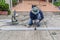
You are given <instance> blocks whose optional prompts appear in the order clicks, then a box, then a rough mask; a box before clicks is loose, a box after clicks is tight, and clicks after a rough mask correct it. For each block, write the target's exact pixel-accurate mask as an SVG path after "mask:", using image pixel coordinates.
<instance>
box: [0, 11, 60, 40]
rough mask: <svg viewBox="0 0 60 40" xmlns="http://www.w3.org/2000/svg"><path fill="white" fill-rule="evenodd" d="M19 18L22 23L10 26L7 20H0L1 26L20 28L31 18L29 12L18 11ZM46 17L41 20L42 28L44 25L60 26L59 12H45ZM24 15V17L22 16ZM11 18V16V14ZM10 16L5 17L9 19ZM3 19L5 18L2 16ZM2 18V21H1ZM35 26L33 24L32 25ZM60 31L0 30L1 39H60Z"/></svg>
mask: <svg viewBox="0 0 60 40" xmlns="http://www.w3.org/2000/svg"><path fill="white" fill-rule="evenodd" d="M18 14H19V15H21V16H18V17H17V19H18V21H19V22H20V24H22V25H16V26H10V25H8V24H7V23H6V22H0V24H1V25H0V28H15V27H16V28H20V27H25V28H27V27H28V26H26V25H25V24H27V20H28V19H29V16H28V15H29V14H28V13H25V12H23V13H21V14H20V13H18ZM44 16H45V19H44V20H43V21H42V22H41V26H40V27H42V28H44V27H59V26H60V25H59V24H60V15H59V14H58V13H57V14H56V13H51V12H44ZM21 17H23V18H21ZM9 18H10V16H9ZM9 18H5V19H8V20H9ZM1 20H3V18H1ZM1 20H0V21H1ZM32 27H33V26H32ZM59 37H60V31H48V30H47V31H38V30H36V31H3V30H0V40H60V38H59Z"/></svg>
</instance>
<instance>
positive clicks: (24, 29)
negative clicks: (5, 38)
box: [0, 27, 60, 31]
mask: <svg viewBox="0 0 60 40" xmlns="http://www.w3.org/2000/svg"><path fill="white" fill-rule="evenodd" d="M0 30H13V31H14V30H15V31H16V30H19V31H30V30H31V31H33V30H35V28H3V27H2V28H0ZM36 30H40V31H47V30H49V31H55V30H60V28H54V27H53V28H51V27H48V28H39V27H38V28H36Z"/></svg>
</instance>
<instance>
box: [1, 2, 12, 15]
mask: <svg viewBox="0 0 60 40" xmlns="http://www.w3.org/2000/svg"><path fill="white" fill-rule="evenodd" d="M10 13H11V12H10V9H9V4H7V3H5V2H0V14H7V15H9V14H10Z"/></svg>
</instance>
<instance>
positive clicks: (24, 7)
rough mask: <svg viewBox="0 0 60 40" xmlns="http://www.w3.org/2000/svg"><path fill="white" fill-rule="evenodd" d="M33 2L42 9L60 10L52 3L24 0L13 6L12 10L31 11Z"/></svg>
mask: <svg viewBox="0 0 60 40" xmlns="http://www.w3.org/2000/svg"><path fill="white" fill-rule="evenodd" d="M32 4H35V5H37V6H38V7H39V8H40V9H41V10H42V11H47V12H48V11H49V12H50V11H52V12H60V10H59V9H58V8H57V7H56V6H54V5H52V4H51V3H47V2H42V1H40V2H39V1H23V2H22V3H19V4H18V5H17V6H15V7H13V8H12V10H16V11H30V10H31V6H32Z"/></svg>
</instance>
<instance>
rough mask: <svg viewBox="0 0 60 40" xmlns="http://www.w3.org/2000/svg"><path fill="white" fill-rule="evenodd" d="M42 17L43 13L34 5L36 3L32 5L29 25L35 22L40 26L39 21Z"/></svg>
mask: <svg viewBox="0 0 60 40" xmlns="http://www.w3.org/2000/svg"><path fill="white" fill-rule="evenodd" d="M43 18H44V16H43V13H42V11H41V10H39V9H38V7H36V5H32V10H31V11H30V20H29V26H31V25H33V21H35V22H34V23H36V24H37V26H40V21H41V20H42V19H43Z"/></svg>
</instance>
